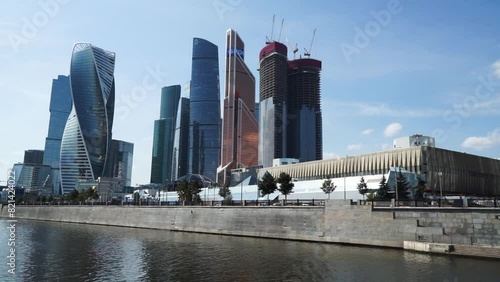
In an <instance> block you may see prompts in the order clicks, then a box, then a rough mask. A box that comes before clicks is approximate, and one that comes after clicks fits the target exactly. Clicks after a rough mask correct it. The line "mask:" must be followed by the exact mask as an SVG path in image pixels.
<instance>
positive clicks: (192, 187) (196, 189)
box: [188, 181, 201, 203]
mask: <svg viewBox="0 0 500 282" xmlns="http://www.w3.org/2000/svg"><path fill="white" fill-rule="evenodd" d="M188 188H189V193H190V194H191V201H193V202H198V203H199V202H201V198H200V195H199V194H200V192H201V187H200V186H199V185H198V182H196V181H191V182H189V185H188Z"/></svg>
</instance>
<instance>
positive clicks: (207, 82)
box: [189, 38, 220, 180]
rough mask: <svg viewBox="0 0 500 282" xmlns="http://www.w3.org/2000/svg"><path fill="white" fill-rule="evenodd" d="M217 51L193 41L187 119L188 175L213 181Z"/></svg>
mask: <svg viewBox="0 0 500 282" xmlns="http://www.w3.org/2000/svg"><path fill="white" fill-rule="evenodd" d="M219 95H220V91H219V56H218V48H217V46H216V45H214V44H213V43H211V42H209V41H207V40H205V39H201V38H194V39H193V61H192V68H191V88H190V118H189V173H191V174H202V175H205V176H207V177H209V178H211V179H212V180H215V179H216V174H217V167H218V166H219V156H220V97H219Z"/></svg>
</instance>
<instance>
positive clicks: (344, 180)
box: [344, 174, 346, 200]
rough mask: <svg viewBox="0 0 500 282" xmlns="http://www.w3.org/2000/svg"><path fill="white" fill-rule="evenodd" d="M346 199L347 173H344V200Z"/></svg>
mask: <svg viewBox="0 0 500 282" xmlns="http://www.w3.org/2000/svg"><path fill="white" fill-rule="evenodd" d="M345 199H346V192H345V174H344V200H345Z"/></svg>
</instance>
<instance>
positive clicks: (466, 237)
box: [0, 200, 500, 258]
mask: <svg viewBox="0 0 500 282" xmlns="http://www.w3.org/2000/svg"><path fill="white" fill-rule="evenodd" d="M499 215H500V210H498V209H496V210H495V209H488V210H486V209H485V210H477V209H476V210H472V209H456V208H455V209H448V210H447V209H429V208H426V209H422V210H419V208H411V209H410V208H399V209H390V210H388V209H380V210H379V209H373V208H372V207H371V206H360V205H355V204H354V203H352V202H351V201H349V200H348V201H344V200H330V201H327V202H326V204H325V206H324V207H316V206H314V207H312V206H301V207H273V206H271V207H269V206H267V207H200V206H184V207H181V206H179V207H121V206H18V207H16V211H15V217H16V218H20V219H21V218H23V219H33V220H47V221H57V222H73V223H87V224H97V225H109V226H125V227H136V228H152V229H161V230H171V231H183V232H198V233H210V234H222V235H233V236H249V237H257V238H274V239H286V240H299V241H312V242H327V243H344V244H356V245H367V246H376V247H391V248H400V249H408V250H414V251H423V252H431V253H442V254H446V255H464V256H476V257H490V258H500V219H499V218H500V216H499ZM0 216H1V217H7V209H6V207H4V208H3V209H2V211H1V212H0ZM405 242H406V243H405ZM409 242H415V243H413V244H412V243H409ZM426 244H428V246H424V245H426ZM431 244H444V245H446V246H452V247H446V246H444V247H438V246H434V245H431ZM411 246H415V247H413V248H412V247H411ZM431 246H433V247H431Z"/></svg>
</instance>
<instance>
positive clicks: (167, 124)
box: [151, 85, 181, 184]
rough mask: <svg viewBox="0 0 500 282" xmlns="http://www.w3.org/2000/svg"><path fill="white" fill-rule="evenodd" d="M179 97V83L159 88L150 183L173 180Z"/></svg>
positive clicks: (163, 182)
mask: <svg viewBox="0 0 500 282" xmlns="http://www.w3.org/2000/svg"><path fill="white" fill-rule="evenodd" d="M180 97H181V86H180V85H172V86H168V87H163V88H162V89H161V105H160V119H159V120H156V121H155V125H154V136H153V156H152V161H151V183H161V184H165V183H166V182H171V181H173V180H175V179H172V157H173V154H174V152H173V150H174V135H175V127H176V118H177V110H178V107H179V99H180Z"/></svg>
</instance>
